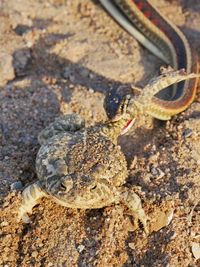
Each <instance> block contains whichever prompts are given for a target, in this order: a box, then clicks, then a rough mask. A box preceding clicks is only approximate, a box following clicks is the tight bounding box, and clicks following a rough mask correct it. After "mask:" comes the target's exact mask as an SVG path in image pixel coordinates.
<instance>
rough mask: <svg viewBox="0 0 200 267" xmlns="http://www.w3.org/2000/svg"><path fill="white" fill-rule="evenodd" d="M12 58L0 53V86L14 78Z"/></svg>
mask: <svg viewBox="0 0 200 267" xmlns="http://www.w3.org/2000/svg"><path fill="white" fill-rule="evenodd" d="M12 61H13V58H12V56H11V55H9V54H7V53H0V85H4V84H5V83H6V82H7V81H9V80H12V79H14V78H15V72H14V68H13V64H12Z"/></svg>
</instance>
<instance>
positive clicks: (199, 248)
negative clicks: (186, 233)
mask: <svg viewBox="0 0 200 267" xmlns="http://www.w3.org/2000/svg"><path fill="white" fill-rule="evenodd" d="M192 254H193V255H194V257H195V259H196V260H198V259H200V244H199V243H197V242H192Z"/></svg>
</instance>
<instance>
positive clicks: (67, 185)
mask: <svg viewBox="0 0 200 267" xmlns="http://www.w3.org/2000/svg"><path fill="white" fill-rule="evenodd" d="M72 187H73V181H72V180H71V179H70V178H69V177H64V178H63V179H62V180H61V181H60V185H59V189H60V191H62V192H69V191H70V190H71V189H72Z"/></svg>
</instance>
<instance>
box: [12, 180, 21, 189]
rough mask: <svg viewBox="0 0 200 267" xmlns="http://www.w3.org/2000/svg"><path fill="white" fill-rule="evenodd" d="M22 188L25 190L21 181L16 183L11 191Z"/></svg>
mask: <svg viewBox="0 0 200 267" xmlns="http://www.w3.org/2000/svg"><path fill="white" fill-rule="evenodd" d="M22 188H23V185H22V182H21V181H17V182H14V183H12V184H11V185H10V189H11V190H21V189H22Z"/></svg>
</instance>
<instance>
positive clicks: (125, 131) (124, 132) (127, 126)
mask: <svg viewBox="0 0 200 267" xmlns="http://www.w3.org/2000/svg"><path fill="white" fill-rule="evenodd" d="M134 122H135V118H134V119H132V120H128V121H127V124H126V125H125V126H124V128H123V129H122V131H121V135H124V134H126V133H127V132H128V131H129V130H130V129H131V127H132V126H133V124H134Z"/></svg>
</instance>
